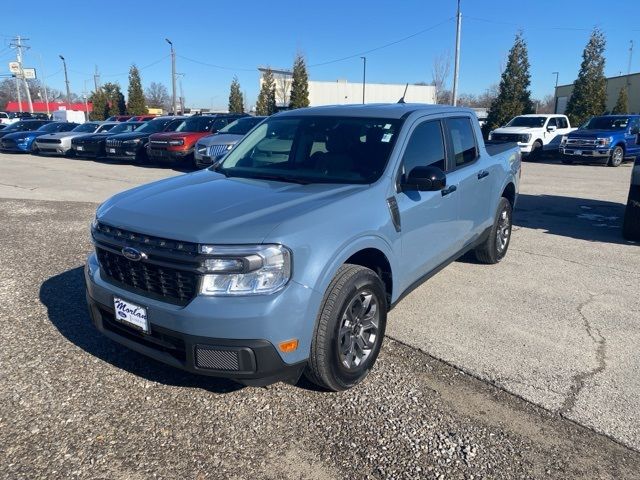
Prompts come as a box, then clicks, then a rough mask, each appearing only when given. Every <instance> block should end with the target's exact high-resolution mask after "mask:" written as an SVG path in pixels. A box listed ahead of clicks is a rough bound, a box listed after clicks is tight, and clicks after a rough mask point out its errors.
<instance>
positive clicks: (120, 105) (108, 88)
mask: <svg viewBox="0 0 640 480" xmlns="http://www.w3.org/2000/svg"><path fill="white" fill-rule="evenodd" d="M102 90H103V91H104V94H105V96H106V97H107V103H108V104H109V108H108V110H107V117H110V116H112V115H124V113H125V111H126V107H127V106H126V103H125V101H124V95H123V94H122V91H121V90H120V85H118V84H117V83H111V82H108V83H105V84H104V85H103V86H102Z"/></svg>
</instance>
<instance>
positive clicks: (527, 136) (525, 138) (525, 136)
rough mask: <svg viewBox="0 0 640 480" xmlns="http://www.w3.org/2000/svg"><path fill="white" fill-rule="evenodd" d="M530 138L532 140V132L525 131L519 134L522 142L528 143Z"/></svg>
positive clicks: (519, 139)
mask: <svg viewBox="0 0 640 480" xmlns="http://www.w3.org/2000/svg"><path fill="white" fill-rule="evenodd" d="M529 140H531V134H530V133H523V134H522V135H518V141H519V142H520V143H528V142H529Z"/></svg>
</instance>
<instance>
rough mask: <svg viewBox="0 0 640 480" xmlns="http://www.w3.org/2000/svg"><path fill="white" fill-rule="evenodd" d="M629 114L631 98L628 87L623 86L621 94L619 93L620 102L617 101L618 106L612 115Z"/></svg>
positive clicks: (612, 111)
mask: <svg viewBox="0 0 640 480" xmlns="http://www.w3.org/2000/svg"><path fill="white" fill-rule="evenodd" d="M628 112H629V97H628V95H627V86H626V85H623V86H622V88H621V89H620V93H618V100H617V101H616V106H615V107H613V110H611V113H613V114H621V113H628Z"/></svg>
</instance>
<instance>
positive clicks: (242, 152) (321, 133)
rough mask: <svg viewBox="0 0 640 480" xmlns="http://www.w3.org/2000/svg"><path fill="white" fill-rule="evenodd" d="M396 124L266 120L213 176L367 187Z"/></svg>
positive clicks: (384, 155)
mask: <svg viewBox="0 0 640 480" xmlns="http://www.w3.org/2000/svg"><path fill="white" fill-rule="evenodd" d="M400 125H401V121H400V120H389V119H376V118H350V117H327V116H317V117H315V116H314V117H311V116H309V117H306V116H305V117H298V118H296V117H286V118H271V119H267V120H266V121H265V122H263V123H262V124H261V125H260V126H259V127H257V128H256V129H255V130H253V131H252V132H251V133H250V134H249V135H248V136H247V137H245V139H244V140H243V141H241V142H240V143H239V144H238V146H237V147H236V148H235V149H234V150H232V151H231V152H230V153H229V155H227V157H226V158H225V160H224V162H223V163H222V164H221V165H220V166H219V167H217V168H216V171H218V172H220V173H222V174H224V175H227V176H230V177H243V178H260V179H266V180H276V181H282V182H291V183H303V184H305V183H360V184H364V183H372V182H374V181H376V180H377V179H378V178H380V176H381V175H382V172H383V171H384V169H385V167H386V165H387V161H388V160H389V155H390V154H391V150H392V149H393V145H394V144H395V141H396V137H397V135H398V131H399V129H400ZM294 145H295V148H293V146H294Z"/></svg>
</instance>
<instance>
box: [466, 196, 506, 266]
mask: <svg viewBox="0 0 640 480" xmlns="http://www.w3.org/2000/svg"><path fill="white" fill-rule="evenodd" d="M512 216H513V208H512V207H511V203H510V202H509V200H507V199H506V198H504V197H502V198H501V199H500V202H499V203H498V210H497V212H496V217H495V220H494V222H493V227H491V231H490V232H489V236H488V237H487V239H486V240H485V241H484V242H483V243H482V244H481V245H480V246H478V247H477V248H476V249H475V255H476V258H477V259H478V261H479V262H482V263H487V264H494V263H498V262H499V261H500V260H502V259H503V258H504V256H505V255H506V254H507V250H508V248H509V242H510V241H511V229H512Z"/></svg>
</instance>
